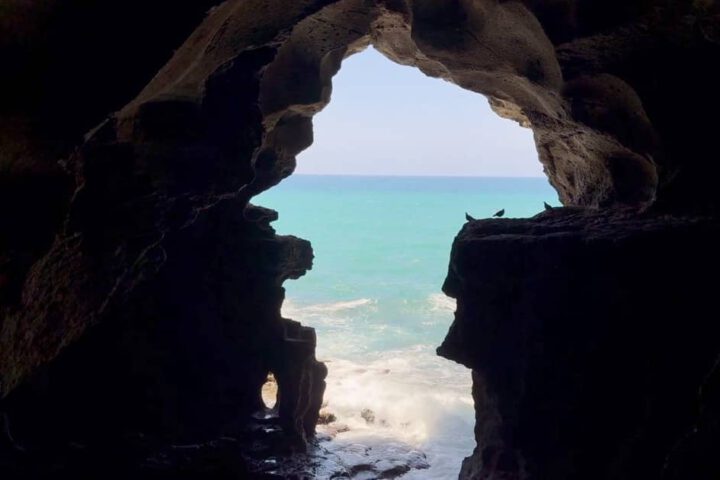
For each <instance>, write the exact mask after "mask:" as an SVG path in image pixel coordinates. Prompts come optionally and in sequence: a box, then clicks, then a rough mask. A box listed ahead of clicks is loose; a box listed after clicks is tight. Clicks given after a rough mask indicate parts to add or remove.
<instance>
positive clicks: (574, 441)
mask: <svg viewBox="0 0 720 480" xmlns="http://www.w3.org/2000/svg"><path fill="white" fill-rule="evenodd" d="M719 234H720V228H719V226H718V225H717V223H714V222H711V221H708V220H707V219H703V218H678V217H669V216H662V215H655V214H652V213H645V214H640V215H636V214H633V213H630V212H627V213H623V212H612V213H610V212H596V211H586V210H579V209H569V208H564V209H553V210H552V211H548V212H545V213H542V214H540V215H538V216H536V217H534V218H531V219H517V220H513V219H489V220H480V221H473V222H469V223H467V224H466V225H465V226H464V228H463V229H462V231H461V232H460V234H459V235H458V236H457V238H456V240H455V242H454V244H453V249H452V255H451V260H450V268H449V273H448V277H447V280H446V281H445V284H444V290H445V292H446V293H447V294H448V295H450V296H452V297H454V298H456V299H457V312H456V315H455V321H454V323H453V324H452V327H451V329H450V331H449V333H448V336H447V338H446V339H445V341H444V343H443V344H442V346H441V347H440V348H439V349H438V352H439V354H440V355H442V356H444V357H446V358H449V359H452V360H455V361H457V362H460V363H462V364H464V365H466V366H467V367H469V368H472V370H473V396H474V398H475V409H476V421H477V424H476V428H475V436H476V440H477V448H476V449H475V451H474V453H473V455H472V456H471V457H469V458H467V459H466V460H465V462H464V463H463V468H462V473H461V478H462V479H490V478H493V479H495V478H502V479H512V480H521V479H571V478H582V479H585V480H592V479H606V480H607V479H631V478H636V479H640V478H642V479H650V478H652V479H656V478H663V479H677V480H680V479H685V480H687V479H690V478H692V479H696V480H699V479H711V478H718V477H717V475H718V474H720V468H719V467H720V465H718V462H717V458H718V456H717V454H718V445H720V443H718V429H717V427H718V421H717V419H718V415H717V413H718V407H717V403H715V404H713V403H712V402H711V400H710V396H712V395H715V398H716V397H717V393H713V392H717V391H718V385H719V384H718V374H717V373H718V372H717V369H716V371H715V373H714V375H711V372H712V371H713V368H714V367H715V366H716V361H717V355H718V338H720V336H719V334H720V323H719V322H718V318H720V317H719V316H718V305H717V297H716V295H717V291H716V282H713V281H708V279H711V278H713V277H714V276H715V275H717V272H718V268H719V267H720V253H719V252H718V250H717V245H718V239H719V238H720V235H719ZM699 392H700V393H699ZM686 452H693V455H694V456H692V457H688V455H687V453H686Z"/></svg>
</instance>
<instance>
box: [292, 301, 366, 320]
mask: <svg viewBox="0 0 720 480" xmlns="http://www.w3.org/2000/svg"><path fill="white" fill-rule="evenodd" d="M376 304H377V301H376V300H373V299H372V298H358V299H355V300H346V301H342V302H332V303H314V304H311V305H297V304H296V303H295V302H293V301H291V300H285V302H284V303H283V308H282V313H283V315H285V316H290V317H293V316H295V317H305V316H308V315H313V316H315V315H331V314H334V313H338V312H344V311H348V310H354V309H356V308H360V307H366V306H371V305H376Z"/></svg>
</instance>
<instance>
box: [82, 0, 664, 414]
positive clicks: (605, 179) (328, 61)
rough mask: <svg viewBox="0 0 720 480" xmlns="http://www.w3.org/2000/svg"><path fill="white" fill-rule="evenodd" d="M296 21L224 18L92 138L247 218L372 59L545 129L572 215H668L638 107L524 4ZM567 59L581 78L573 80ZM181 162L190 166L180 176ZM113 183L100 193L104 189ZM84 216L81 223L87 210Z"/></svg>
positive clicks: (253, 9) (328, 12) (236, 14)
mask: <svg viewBox="0 0 720 480" xmlns="http://www.w3.org/2000/svg"><path fill="white" fill-rule="evenodd" d="M284 7H287V8H284V9H280V8H278V7H272V6H268V5H267V4H266V3H265V2H256V1H248V2H226V3H224V4H222V5H221V6H219V7H218V8H215V9H213V10H212V11H211V12H209V14H208V16H207V18H206V19H205V21H204V22H203V24H202V25H201V26H200V27H199V28H198V29H197V30H196V31H195V33H194V34H193V35H192V36H191V37H190V39H189V40H188V41H187V42H186V43H185V44H184V45H183V46H182V47H181V48H180V49H179V50H178V51H177V52H176V54H175V55H174V57H173V59H172V60H171V61H170V62H169V63H168V64H167V65H166V66H165V67H164V68H163V69H162V70H161V71H160V72H159V73H158V75H157V76H156V77H155V78H154V79H153V80H152V81H151V82H150V84H149V85H148V86H147V87H146V88H145V89H144V90H143V91H142V92H141V93H140V95H138V97H137V98H136V99H135V100H133V101H132V102H131V103H130V104H128V105H127V106H126V107H125V108H124V109H123V110H122V111H121V112H119V113H118V114H117V115H116V116H115V117H114V118H113V119H112V121H111V122H108V123H106V124H104V125H102V126H100V127H99V128H98V129H97V130H96V131H94V132H92V136H93V137H94V138H95V139H98V140H100V141H107V142H109V141H113V142H117V143H118V144H123V145H127V144H135V145H139V146H142V145H144V144H154V145H157V144H161V145H163V146H165V145H167V146H170V148H169V149H168V150H169V151H171V152H173V154H176V155H175V156H174V157H173V155H171V154H166V152H165V151H163V155H162V156H160V157H159V159H151V161H149V160H147V159H146V158H145V157H143V152H144V150H143V149H138V151H139V153H138V156H139V157H140V161H139V162H138V163H139V164H140V165H141V166H142V167H145V166H148V167H149V168H148V171H149V172H151V173H158V172H159V173H160V174H163V173H165V172H166V170H167V171H172V177H171V178H168V177H169V176H167V175H166V176H164V177H162V182H163V183H162V185H163V188H166V189H167V190H168V191H169V192H171V193H172V192H174V191H175V190H173V189H177V190H180V191H183V192H185V191H186V190H187V192H189V195H188V198H189V199H190V200H189V203H190V204H191V208H195V206H196V205H197V210H198V211H200V210H202V209H205V208H207V202H205V200H206V199H209V200H210V201H215V200H217V199H218V198H228V197H231V198H233V199H236V200H238V204H242V205H243V206H244V205H245V203H244V201H246V200H250V199H251V198H252V197H253V196H254V195H256V194H258V193H259V192H262V191H264V190H267V189H269V188H271V187H272V186H274V185H276V184H277V183H278V182H280V181H281V180H282V179H283V178H286V177H287V176H289V175H291V174H292V172H293V170H294V168H295V163H296V160H295V157H296V155H297V154H298V153H299V152H301V151H303V150H304V149H306V148H307V147H308V146H309V145H310V144H311V143H312V117H313V115H314V114H315V113H317V112H318V111H320V110H321V109H322V108H323V106H325V105H326V104H327V102H328V101H329V99H330V92H331V79H332V77H333V75H334V74H335V73H337V71H338V69H339V68H340V64H341V62H342V60H343V59H344V58H346V57H347V56H349V55H351V54H353V53H355V52H357V51H360V50H362V49H363V48H366V47H367V46H368V45H369V44H372V45H373V46H374V47H375V48H376V49H377V50H379V51H380V52H382V53H383V54H384V55H385V56H386V57H388V58H389V59H390V60H392V61H395V62H397V63H400V64H404V65H410V66H414V67H417V68H418V69H420V70H421V71H422V72H423V73H425V74H427V75H429V76H432V77H439V78H443V79H446V80H448V81H450V82H452V83H454V84H456V85H458V86H459V87H461V88H465V89H467V90H470V91H473V92H476V93H480V94H483V95H485V96H486V97H487V98H489V99H490V102H491V104H492V105H493V108H494V109H495V111H496V112H497V113H499V114H500V115H501V116H504V117H506V118H510V119H513V120H515V121H517V122H519V123H521V124H523V125H526V126H529V127H530V128H532V130H533V132H534V139H535V143H536V146H537V150H538V153H539V156H540V161H541V162H542V164H543V166H544V168H545V172H546V173H547V175H548V178H549V180H550V182H551V184H552V185H553V186H554V187H555V189H556V190H557V191H558V193H559V196H560V199H561V201H562V202H563V204H565V205H576V206H584V207H604V206H610V205H631V206H634V207H644V206H648V205H650V204H651V203H652V202H653V201H654V198H655V191H656V188H657V183H658V176H657V171H656V168H655V163H654V160H653V159H654V158H656V156H657V155H658V152H659V150H660V149H659V147H658V142H657V138H656V135H655V133H654V130H653V127H652V125H651V124H650V122H649V120H648V118H647V115H646V114H645V112H644V110H643V108H642V104H641V102H640V100H639V98H638V96H637V94H636V93H635V92H634V91H633V89H632V88H631V87H630V86H629V85H628V84H626V83H625V82H624V81H622V80H620V79H619V78H617V77H613V76H611V75H608V74H605V73H602V72H598V71H594V70H592V69H591V68H589V67H588V68H587V69H585V68H584V67H585V66H583V68H578V69H576V70H577V71H583V72H585V71H587V72H588V73H587V74H584V75H578V74H575V75H571V78H569V79H566V78H564V77H563V74H564V73H566V71H567V72H571V73H572V68H570V67H572V55H573V52H572V51H571V52H567V51H562V50H561V49H559V48H556V47H555V46H554V45H553V44H552V43H551V42H550V40H549V39H548V38H547V36H546V35H545V32H544V31H543V29H542V27H541V26H540V24H539V23H538V21H537V19H536V18H535V16H534V15H533V13H531V12H530V11H529V10H528V9H527V8H526V7H525V6H524V5H523V4H522V3H520V2H485V1H472V2H470V1H458V2H446V1H440V0H413V1H410V0H398V1H381V0H376V1H361V0H340V1H334V2H332V1H320V2H313V1H301V2H294V3H293V4H292V5H290V6H288V5H284ZM560 56H564V57H563V58H564V61H563V65H564V67H565V66H566V65H570V67H569V68H568V69H567V70H563V71H562V72H561V69H560V61H559V57H560ZM568 56H569V57H568ZM87 150H89V149H87ZM86 153H87V152H86ZM169 157H173V158H172V161H175V160H176V159H178V158H179V159H180V161H175V163H172V165H173V168H172V169H168V168H167V166H166V165H167V164H171V161H170V160H169ZM143 162H146V163H143ZM200 165H202V166H200ZM208 165H209V167H208ZM140 170H142V169H140ZM143 173H144V171H143ZM103 180H104V179H101V180H100V181H97V180H96V181H95V187H94V188H95V189H96V190H101V189H102V187H101V186H98V185H102V181H103ZM91 183H92V182H91ZM183 189H185V190H183ZM238 191H239V192H240V194H239V195H240V197H241V198H240V199H237V192H238ZM198 192H199V193H198ZM192 195H195V196H192ZM223 196H224V197H223ZM86 197H87V198H92V195H90V196H87V195H86ZM192 202H196V203H192ZM75 203H76V207H75V210H82V209H80V208H78V207H77V205H82V199H80V200H78V199H76V201H75ZM86 210H88V211H90V212H92V208H88V207H87V206H86ZM249 210H250V211H249V212H248V211H247V210H246V213H248V215H255V216H256V217H257V216H259V217H262V216H264V215H265V213H263V212H258V211H257V210H253V209H249ZM75 216H76V217H77V215H75ZM80 218H81V220H82V215H80ZM74 220H75V223H77V220H76V219H74ZM86 223H88V224H89V223H90V222H86ZM71 226H72V225H71ZM296 273H297V272H290V274H288V276H292V275H295V274H296ZM303 334H304V333H303ZM258 390H259V386H258ZM256 393H258V394H259V392H256ZM281 403H282V402H281ZM291 416H292V415H291Z"/></svg>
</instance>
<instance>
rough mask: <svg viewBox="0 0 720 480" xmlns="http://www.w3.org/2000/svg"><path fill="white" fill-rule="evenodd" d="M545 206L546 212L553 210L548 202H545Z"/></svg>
mask: <svg viewBox="0 0 720 480" xmlns="http://www.w3.org/2000/svg"><path fill="white" fill-rule="evenodd" d="M543 205H545V210H546V211H547V210H552V209H553V207H552V205H549V204H548V202H543Z"/></svg>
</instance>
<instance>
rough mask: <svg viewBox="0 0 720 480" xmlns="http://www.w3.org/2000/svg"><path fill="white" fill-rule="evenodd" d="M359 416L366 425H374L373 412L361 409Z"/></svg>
mask: <svg viewBox="0 0 720 480" xmlns="http://www.w3.org/2000/svg"><path fill="white" fill-rule="evenodd" d="M360 416H361V417H362V418H363V420H365V422H367V423H368V424H372V423H375V412H373V411H372V410H370V409H369V408H363V410H362V411H361V412H360Z"/></svg>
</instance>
